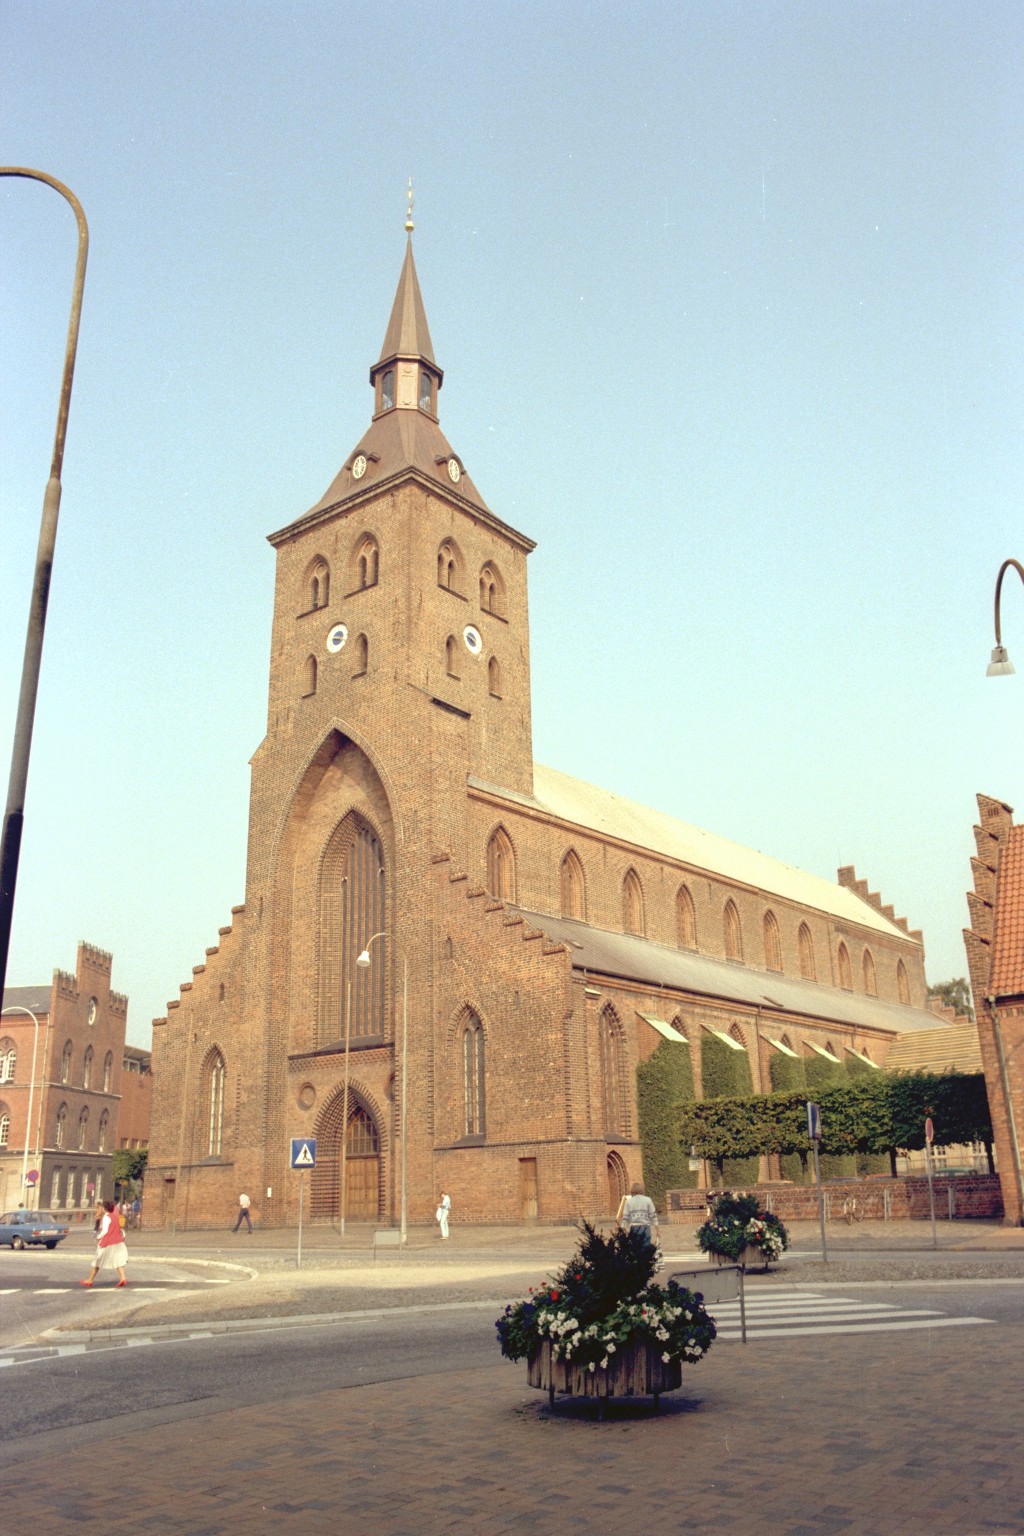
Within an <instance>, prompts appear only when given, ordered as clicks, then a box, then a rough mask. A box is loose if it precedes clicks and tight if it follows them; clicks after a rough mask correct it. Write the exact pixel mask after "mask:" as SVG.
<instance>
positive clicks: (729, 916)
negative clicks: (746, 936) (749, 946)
mask: <svg viewBox="0 0 1024 1536" xmlns="http://www.w3.org/2000/svg"><path fill="white" fill-rule="evenodd" d="M722 936H723V938H724V940H725V958H726V959H727V960H742V959H743V932H742V929H741V928H740V914H739V913H738V912H737V910H736V903H735V902H734V901H733V900H731V899H730V900H729V901H727V902H726V904H725V911H724V912H723V913H722Z"/></svg>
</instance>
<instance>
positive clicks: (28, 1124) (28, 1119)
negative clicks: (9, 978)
mask: <svg viewBox="0 0 1024 1536" xmlns="http://www.w3.org/2000/svg"><path fill="white" fill-rule="evenodd" d="M2 1013H25V1014H28V1017H29V1018H30V1019H31V1020H32V1023H33V1024H34V1025H35V1027H36V1028H35V1034H34V1035H33V1037H32V1075H31V1077H30V1078H29V1080H28V1113H27V1115H26V1116H25V1150H24V1152H23V1153H22V1155H21V1199H22V1203H25V1180H26V1177H27V1175H28V1138H29V1135H30V1134H31V1131H32V1096H33V1093H34V1092H35V1086H36V1052H37V1051H38V1049H39V1020H38V1018H37V1017H36V1015H35V1014H34V1013H33V1012H32V1009H31V1008H23V1007H22V1006H21V1004H20V1003H11V1004H9V1005H8V1007H6V1008H4V1009H3V1010H2ZM41 1091H42V1090H40V1092H41Z"/></svg>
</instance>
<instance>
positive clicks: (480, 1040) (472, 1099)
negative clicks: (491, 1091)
mask: <svg viewBox="0 0 1024 1536" xmlns="http://www.w3.org/2000/svg"><path fill="white" fill-rule="evenodd" d="M462 1076H463V1106H464V1116H463V1135H464V1136H482V1135H483V1134H484V1130H485V1128H486V1123H487V1121H486V1114H485V1098H484V1028H483V1025H482V1024H481V1023H480V1020H479V1019H478V1018H477V1016H476V1014H475V1013H471V1014H470V1015H469V1019H468V1021H467V1023H466V1027H465V1029H464V1030H463V1032H462Z"/></svg>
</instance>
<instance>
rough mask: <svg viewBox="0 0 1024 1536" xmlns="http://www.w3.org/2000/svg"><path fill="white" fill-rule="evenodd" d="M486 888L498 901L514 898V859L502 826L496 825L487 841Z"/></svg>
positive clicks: (507, 836) (509, 840) (509, 841)
mask: <svg viewBox="0 0 1024 1536" xmlns="http://www.w3.org/2000/svg"><path fill="white" fill-rule="evenodd" d="M487 889H488V890H489V891H490V893H491V895H492V896H496V897H497V899H498V900H499V901H515V899H516V859H515V853H514V851H513V848H512V842H511V839H510V838H509V835H508V833H507V832H506V831H505V828H504V827H496V828H495V829H494V831H493V832H492V833H491V835H490V838H489V839H488V842H487Z"/></svg>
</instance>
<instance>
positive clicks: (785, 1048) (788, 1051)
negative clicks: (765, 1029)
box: [764, 1035, 800, 1061]
mask: <svg viewBox="0 0 1024 1536" xmlns="http://www.w3.org/2000/svg"><path fill="white" fill-rule="evenodd" d="M764 1038H765V1039H766V1040H767V1041H768V1044H769V1045H774V1047H775V1049H776V1050H777V1051H781V1052H782V1054H783V1056H792V1057H794V1058H795V1059H796V1060H797V1061H799V1060H800V1052H799V1051H794V1049H793V1047H792V1046H791V1045H787V1044H786V1043H785V1041H784V1040H776V1038H775V1036H774V1035H765V1037H764Z"/></svg>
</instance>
